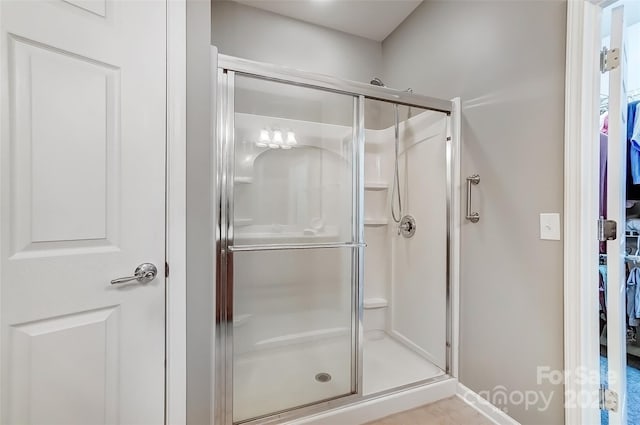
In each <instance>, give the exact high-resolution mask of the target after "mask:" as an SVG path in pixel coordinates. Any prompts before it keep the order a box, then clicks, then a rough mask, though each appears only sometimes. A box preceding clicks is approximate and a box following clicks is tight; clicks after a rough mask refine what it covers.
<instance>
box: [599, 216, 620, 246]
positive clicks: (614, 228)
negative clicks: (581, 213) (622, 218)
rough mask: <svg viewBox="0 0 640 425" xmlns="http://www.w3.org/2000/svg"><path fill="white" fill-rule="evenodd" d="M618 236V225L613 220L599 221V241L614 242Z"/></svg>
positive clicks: (602, 219) (601, 219)
mask: <svg viewBox="0 0 640 425" xmlns="http://www.w3.org/2000/svg"><path fill="white" fill-rule="evenodd" d="M617 236H618V223H616V222H615V221H613V220H605V219H604V218H600V219H598V240H599V241H600V242H606V241H613V240H615V239H616V237H617Z"/></svg>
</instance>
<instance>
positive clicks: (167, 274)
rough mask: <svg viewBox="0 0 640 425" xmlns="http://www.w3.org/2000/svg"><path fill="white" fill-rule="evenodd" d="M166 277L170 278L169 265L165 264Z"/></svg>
mask: <svg viewBox="0 0 640 425" xmlns="http://www.w3.org/2000/svg"><path fill="white" fill-rule="evenodd" d="M164 277H169V263H167V262H165V263H164Z"/></svg>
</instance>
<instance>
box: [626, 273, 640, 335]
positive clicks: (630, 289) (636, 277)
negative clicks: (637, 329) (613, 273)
mask: <svg viewBox="0 0 640 425" xmlns="http://www.w3.org/2000/svg"><path fill="white" fill-rule="evenodd" d="M639 286H640V268H638V267H634V268H633V269H631V272H630V273H629V277H628V278H627V316H628V317H629V326H638V325H640V290H639V289H640V288H638V287H639Z"/></svg>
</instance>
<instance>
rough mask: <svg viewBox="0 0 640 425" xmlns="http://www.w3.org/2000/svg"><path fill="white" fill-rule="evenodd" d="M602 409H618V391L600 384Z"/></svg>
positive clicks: (614, 410) (615, 410)
mask: <svg viewBox="0 0 640 425" xmlns="http://www.w3.org/2000/svg"><path fill="white" fill-rule="evenodd" d="M600 410H607V411H609V412H617V411H618V393H617V392H615V391H613V390H610V389H609V388H607V387H605V386H604V385H602V386H600Z"/></svg>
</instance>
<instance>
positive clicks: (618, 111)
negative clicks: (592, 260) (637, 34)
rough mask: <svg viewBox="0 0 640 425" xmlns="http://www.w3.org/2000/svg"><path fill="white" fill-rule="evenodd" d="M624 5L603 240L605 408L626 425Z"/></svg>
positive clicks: (615, 16)
mask: <svg viewBox="0 0 640 425" xmlns="http://www.w3.org/2000/svg"><path fill="white" fill-rule="evenodd" d="M623 18H624V8H623V6H619V7H617V8H615V9H613V11H612V14H611V42H610V47H609V49H610V50H611V49H618V54H617V55H616V56H618V57H619V59H620V66H618V67H617V68H615V69H613V70H611V71H610V74H609V141H608V158H607V218H608V219H609V220H615V221H616V222H617V223H618V234H617V237H616V239H615V240H612V241H608V242H607V361H608V374H607V384H608V388H609V390H611V391H613V392H615V393H616V394H617V395H618V406H617V409H615V410H612V411H609V425H626V424H627V420H626V367H627V338H626V330H627V326H626V283H627V280H626V273H625V253H626V252H625V243H626V241H625V203H626V187H625V185H626V164H627V162H626V153H627V119H626V118H627V117H626V115H627V101H626V90H625V81H626V79H625V69H626V55H625V52H624V37H623V34H624V19H623Z"/></svg>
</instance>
